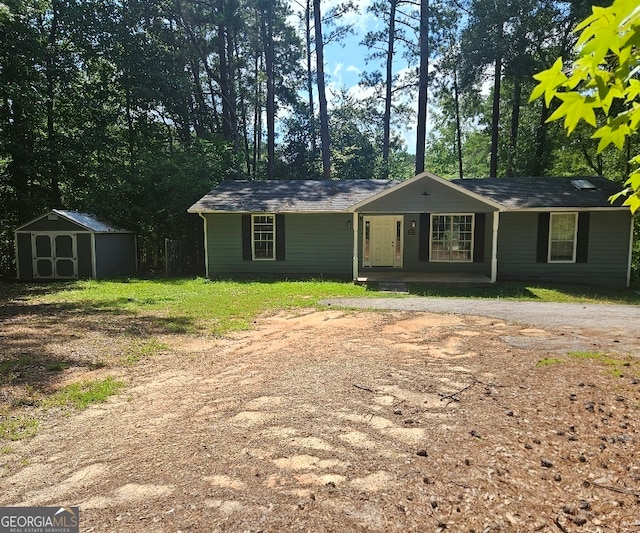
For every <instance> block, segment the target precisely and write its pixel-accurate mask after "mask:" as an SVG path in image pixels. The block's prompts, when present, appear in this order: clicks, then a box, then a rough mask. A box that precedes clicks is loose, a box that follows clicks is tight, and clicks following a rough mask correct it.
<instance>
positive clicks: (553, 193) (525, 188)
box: [452, 177, 623, 209]
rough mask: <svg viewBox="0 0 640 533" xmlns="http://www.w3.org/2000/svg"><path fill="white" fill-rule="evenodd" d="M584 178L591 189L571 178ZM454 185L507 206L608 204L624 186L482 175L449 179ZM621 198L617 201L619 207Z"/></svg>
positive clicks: (604, 181)
mask: <svg viewBox="0 0 640 533" xmlns="http://www.w3.org/2000/svg"><path fill="white" fill-rule="evenodd" d="M576 179H583V180H587V181H589V182H590V183H592V184H593V185H594V186H595V188H594V189H578V188H576V186H575V185H574V184H573V183H572V181H573V180H576ZM452 181H453V183H455V184H456V185H460V186H461V187H464V188H465V189H467V190H469V191H472V192H474V193H476V194H480V195H482V196H486V197H487V198H490V199H491V200H494V201H496V202H498V203H500V204H502V205H504V206H505V207H507V208H509V209H527V208H528V209H535V208H563V207H576V208H587V207H611V203H610V202H609V197H610V196H611V195H612V194H615V193H617V192H619V191H620V190H621V189H622V188H623V187H622V185H621V184H620V183H616V182H614V181H611V180H608V179H606V178H601V177H586V178H575V177H573V178H548V177H541V178H484V179H457V180H452ZM621 202H622V201H618V202H616V204H615V205H617V206H619V205H620V204H621Z"/></svg>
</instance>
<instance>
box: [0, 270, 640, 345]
mask: <svg viewBox="0 0 640 533" xmlns="http://www.w3.org/2000/svg"><path fill="white" fill-rule="evenodd" d="M409 290H410V292H411V294H413V295H423V296H432V297H438V296H443V297H464V298H501V299H512V300H513V299H515V300H535V301H545V302H581V303H587V302H591V303H595V302H598V303H628V304H636V305H637V304H640V294H637V293H636V292H634V291H630V290H625V291H622V290H621V291H615V290H608V289H601V288H592V287H577V286H569V285H567V286H564V285H563V286H560V285H551V286H543V285H535V284H526V283H500V284H497V285H495V286H492V287H485V288H469V287H466V288H465V287H458V288H437V287H425V286H419V285H410V289H409ZM16 292H17V289H15V288H14V290H11V291H4V293H5V294H7V295H9V296H13V297H15V296H16V294H15V293H16ZM2 296H3V294H2V291H0V301H1V300H2ZM380 296H385V297H391V296H397V295H388V294H384V295H383V294H381V293H379V292H376V291H372V290H367V289H366V288H365V287H362V286H357V285H354V284H353V283H350V282H338V281H325V280H315V281H314V280H307V281H273V280H262V281H228V280H206V279H203V278H197V279H171V280H142V279H131V280H120V281H114V280H111V281H110V280H88V281H74V282H60V283H51V284H47V285H46V286H45V285H43V286H40V287H39V290H32V288H30V286H25V288H24V296H23V297H22V298H20V299H21V300H27V301H28V302H29V303H35V304H40V305H42V306H45V307H47V306H52V307H54V308H55V307H57V308H59V309H62V310H64V311H65V312H69V313H74V312H75V313H92V312H98V313H114V314H121V315H122V314H124V315H126V314H130V315H134V316H136V317H138V318H141V317H142V318H145V319H148V320H149V321H150V322H152V323H153V325H154V326H156V327H159V328H162V330H164V331H167V332H170V333H196V332H202V331H207V332H209V333H211V334H214V335H224V334H226V333H228V332H231V331H237V330H243V329H247V328H249V327H251V324H252V323H253V321H254V320H255V319H256V317H258V316H259V315H260V314H263V313H270V312H275V311H277V310H281V309H293V308H299V307H317V306H318V305H319V302H320V300H322V299H324V298H335V297H365V298H366V297H380Z"/></svg>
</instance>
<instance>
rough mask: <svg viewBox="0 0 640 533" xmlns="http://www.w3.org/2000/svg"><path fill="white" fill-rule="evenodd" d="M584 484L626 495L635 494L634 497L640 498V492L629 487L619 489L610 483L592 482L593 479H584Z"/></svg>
mask: <svg viewBox="0 0 640 533" xmlns="http://www.w3.org/2000/svg"><path fill="white" fill-rule="evenodd" d="M584 484H585V485H587V484H588V485H593V486H594V487H597V488H599V489H605V490H611V491H613V492H618V493H619V494H626V495H627V496H635V497H636V498H640V492H638V491H635V490H630V489H621V488H618V487H612V486H611V485H601V484H600V483H594V482H593V481H588V480H586V479H585V480H584Z"/></svg>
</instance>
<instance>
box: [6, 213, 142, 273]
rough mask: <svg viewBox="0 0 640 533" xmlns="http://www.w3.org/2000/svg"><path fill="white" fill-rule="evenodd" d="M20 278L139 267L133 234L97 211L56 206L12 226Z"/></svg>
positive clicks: (118, 271)
mask: <svg viewBox="0 0 640 533" xmlns="http://www.w3.org/2000/svg"><path fill="white" fill-rule="evenodd" d="M15 248H16V271H17V273H18V279H20V280H41V279H78V278H109V277H118V276H128V275H133V274H135V273H136V272H137V268H138V261H137V243H136V235H135V233H133V232H131V231H126V230H122V229H118V228H115V227H113V226H110V225H108V224H105V223H104V222H102V221H100V220H98V219H97V218H96V217H95V216H93V215H90V214H87V213H80V212H78V211H63V210H60V209H54V210H53V211H50V212H49V213H45V214H44V215H41V216H39V217H38V218H36V219H34V220H31V221H30V222H27V223H26V224H23V225H22V226H20V227H19V228H17V229H16V230H15Z"/></svg>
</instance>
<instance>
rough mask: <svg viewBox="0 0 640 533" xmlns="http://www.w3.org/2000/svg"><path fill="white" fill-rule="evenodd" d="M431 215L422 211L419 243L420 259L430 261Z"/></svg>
mask: <svg viewBox="0 0 640 533" xmlns="http://www.w3.org/2000/svg"><path fill="white" fill-rule="evenodd" d="M430 223H431V216H430V215H429V213H420V230H419V231H420V235H419V239H420V241H419V243H418V261H429V241H430V239H431V235H430V233H431V232H430Z"/></svg>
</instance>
